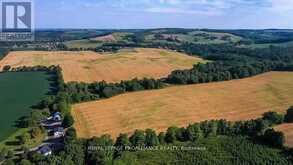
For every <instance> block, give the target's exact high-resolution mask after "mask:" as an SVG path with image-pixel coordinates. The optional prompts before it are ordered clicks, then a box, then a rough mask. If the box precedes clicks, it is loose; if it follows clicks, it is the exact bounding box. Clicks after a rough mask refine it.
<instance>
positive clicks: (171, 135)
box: [165, 127, 178, 143]
mask: <svg viewBox="0 0 293 165" xmlns="http://www.w3.org/2000/svg"><path fill="white" fill-rule="evenodd" d="M177 130H178V128H177V127H169V128H168V130H167V132H166V135H165V141H166V142H167V143H174V142H175V141H176V132H177Z"/></svg>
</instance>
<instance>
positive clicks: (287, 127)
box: [275, 123, 293, 147]
mask: <svg viewBox="0 0 293 165" xmlns="http://www.w3.org/2000/svg"><path fill="white" fill-rule="evenodd" d="M275 129H276V130H279V131H282V132H283V133H284V134H285V138H286V145H288V146H290V147H293V123H290V124H282V125H280V126H277V127H276V128H275Z"/></svg>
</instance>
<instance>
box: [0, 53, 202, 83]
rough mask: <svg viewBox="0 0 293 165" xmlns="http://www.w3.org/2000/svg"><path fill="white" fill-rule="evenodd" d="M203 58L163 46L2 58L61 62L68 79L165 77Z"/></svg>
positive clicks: (0, 65) (2, 63)
mask: <svg viewBox="0 0 293 165" xmlns="http://www.w3.org/2000/svg"><path fill="white" fill-rule="evenodd" d="M198 62H205V61H204V60H202V59H201V58H197V57H191V56H188V55H186V54H182V53H178V52H175V51H167V50H163V49H147V48H139V49H124V50H121V51H119V52H118V53H114V54H110V53H105V54H98V53H95V52H90V51H83V52H66V51H55V52H54V51H52V52H49V51H16V52H11V53H10V54H9V55H8V56H6V57H5V58H4V59H3V60H2V61H0V68H1V69H2V68H3V66H5V65H11V66H12V67H18V66H36V65H43V66H49V65H60V66H61V67H62V69H63V75H64V79H65V81H66V82H70V81H78V82H95V81H102V80H105V81H107V82H119V81H121V80H129V79H133V78H144V77H148V78H161V77H165V76H167V75H168V74H170V73H171V72H172V71H173V70H177V69H188V68H192V66H193V65H194V64H196V63H198Z"/></svg>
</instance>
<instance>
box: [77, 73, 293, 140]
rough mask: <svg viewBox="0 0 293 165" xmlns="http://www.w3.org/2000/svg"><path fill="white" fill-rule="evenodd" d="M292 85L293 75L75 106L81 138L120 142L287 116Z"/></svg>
mask: <svg viewBox="0 0 293 165" xmlns="http://www.w3.org/2000/svg"><path fill="white" fill-rule="evenodd" d="M292 83H293V73H292V72H271V73H266V74H263V75H259V76H256V77H252V78H247V79H242V80H233V81H227V82H219V83H210V84H199V85H189V86H174V87H170V88H166V89H162V90H155V91H142V92H135V93H128V94H124V95H120V96H117V97H113V98H111V99H106V100H100V101H94V102H88V103H82V104H77V105H74V107H73V109H74V110H73V112H74V113H73V114H74V116H75V120H76V125H75V126H76V128H77V130H78V135H79V136H81V137H88V136H98V135H101V134H104V133H109V134H111V135H112V136H113V137H115V136H117V135H118V134H119V133H121V132H125V133H131V132H132V131H134V130H135V129H146V128H153V129H156V130H157V131H162V130H165V129H166V128H168V127H169V126H171V125H177V126H185V125H188V124H189V123H193V122H197V121H202V120H210V119H222V118H225V119H228V120H232V121H239V120H247V119H251V118H257V117H259V116H261V115H262V114H263V113H264V112H267V111H279V112H284V110H286V109H287V108H288V107H289V106H291V104H292V102H293V87H292ZM84 126H87V127H84Z"/></svg>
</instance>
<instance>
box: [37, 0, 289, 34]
mask: <svg viewBox="0 0 293 165" xmlns="http://www.w3.org/2000/svg"><path fill="white" fill-rule="evenodd" d="M35 17H36V19H35V24H36V27H37V28H158V27H182V28H226V29H227V28H229V29H235V28H253V29H257V28H293V0H35Z"/></svg>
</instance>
